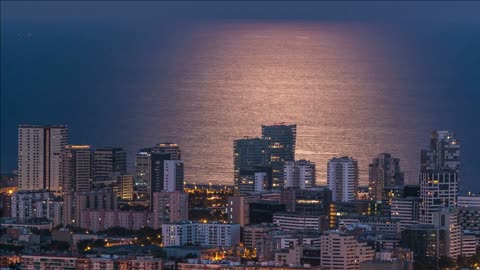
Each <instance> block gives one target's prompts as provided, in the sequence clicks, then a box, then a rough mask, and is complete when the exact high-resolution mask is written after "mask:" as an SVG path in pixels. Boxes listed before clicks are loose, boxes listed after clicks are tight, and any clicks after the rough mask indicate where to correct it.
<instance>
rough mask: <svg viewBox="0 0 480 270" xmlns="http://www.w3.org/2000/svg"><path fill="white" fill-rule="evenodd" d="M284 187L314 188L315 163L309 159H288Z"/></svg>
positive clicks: (285, 167)
mask: <svg viewBox="0 0 480 270" xmlns="http://www.w3.org/2000/svg"><path fill="white" fill-rule="evenodd" d="M283 178H284V188H289V187H292V188H300V189H305V188H312V187H314V186H315V163H313V162H310V161H308V160H304V159H302V160H298V161H286V162H285V166H284V174H283Z"/></svg>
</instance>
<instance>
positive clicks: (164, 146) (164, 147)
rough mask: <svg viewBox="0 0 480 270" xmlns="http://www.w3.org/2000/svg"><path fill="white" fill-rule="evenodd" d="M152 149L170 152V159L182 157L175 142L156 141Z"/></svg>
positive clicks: (165, 152)
mask: <svg viewBox="0 0 480 270" xmlns="http://www.w3.org/2000/svg"><path fill="white" fill-rule="evenodd" d="M153 151H154V152H157V153H163V154H170V159H171V160H180V159H182V151H180V147H179V146H178V144H176V143H172V142H164V143H158V144H156V145H155V146H154V147H153Z"/></svg>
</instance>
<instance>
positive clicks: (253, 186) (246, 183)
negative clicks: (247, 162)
mask: <svg viewBox="0 0 480 270" xmlns="http://www.w3.org/2000/svg"><path fill="white" fill-rule="evenodd" d="M239 177H240V182H239V183H237V186H236V187H235V188H236V190H235V191H236V193H237V192H238V193H237V194H240V195H246V194H248V193H251V192H262V191H266V190H271V189H272V167H269V166H251V167H250V168H249V169H240V175H239Z"/></svg>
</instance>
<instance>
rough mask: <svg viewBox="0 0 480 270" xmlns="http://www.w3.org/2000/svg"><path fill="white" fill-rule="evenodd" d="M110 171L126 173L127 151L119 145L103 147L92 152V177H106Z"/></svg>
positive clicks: (109, 174)
mask: <svg viewBox="0 0 480 270" xmlns="http://www.w3.org/2000/svg"><path fill="white" fill-rule="evenodd" d="M112 173H120V174H126V173H127V153H126V152H125V150H123V148H120V147H105V148H98V149H95V151H94V152H93V179H94V181H95V179H96V178H108V177H110V176H111V174H112Z"/></svg>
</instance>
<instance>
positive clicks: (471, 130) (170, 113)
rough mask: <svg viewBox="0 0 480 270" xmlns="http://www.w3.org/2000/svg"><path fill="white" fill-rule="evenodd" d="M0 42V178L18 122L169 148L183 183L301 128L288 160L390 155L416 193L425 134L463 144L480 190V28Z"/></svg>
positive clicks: (468, 186) (7, 27)
mask: <svg viewBox="0 0 480 270" xmlns="http://www.w3.org/2000/svg"><path fill="white" fill-rule="evenodd" d="M1 27H2V34H1V110H0V112H1V118H0V119H1V137H0V139H1V160H0V161H1V162H0V164H1V171H2V172H9V171H10V170H13V169H15V168H16V164H17V132H18V125H19V124H66V125H68V127H69V142H70V143H72V144H90V145H92V146H93V147H103V146H120V147H124V148H125V149H126V150H127V152H128V166H129V171H130V172H132V173H134V171H135V169H134V157H135V153H136V151H137V150H138V149H140V148H144V147H148V146H152V145H154V144H156V143H160V142H175V143H178V144H179V145H180V147H181V150H182V157H183V160H184V162H185V180H186V182H188V183H213V184H222V185H223V184H225V185H230V184H232V183H233V149H232V146H233V140H235V139H238V138H243V137H245V136H249V137H254V136H261V125H264V124H272V123H279V122H285V123H294V124H296V125H297V142H296V143H297V145H296V149H297V150H296V159H307V160H310V161H313V162H315V163H316V168H317V183H318V184H320V185H322V184H325V183H326V168H327V161H328V159H330V158H332V157H339V156H351V157H353V158H355V159H357V160H358V162H359V167H360V183H361V184H363V185H365V184H367V182H368V164H369V163H370V162H371V160H372V158H374V157H375V156H376V155H378V154H380V153H383V152H387V153H391V154H392V155H393V156H394V157H397V158H399V159H400V166H401V169H402V170H403V171H404V172H405V176H406V181H407V183H410V184H415V183H418V174H419V162H420V150H421V149H422V148H427V147H428V145H429V139H430V135H431V132H432V131H433V130H437V129H441V130H444V129H445V130H451V131H454V132H455V133H456V136H457V138H458V139H459V140H460V142H461V147H462V148H461V162H462V165H461V184H460V186H461V190H462V191H463V192H466V191H473V192H475V191H476V192H478V191H480V144H479V138H480V50H479V48H480V31H479V29H480V28H479V27H478V24H468V23H465V24H460V23H452V24H442V25H436V24H421V25H413V24H409V23H397V24H382V23H375V22H374V23H372V22H363V21H361V22H357V21H354V20H349V21H341V20H325V21H322V20H312V19H309V20H282V19H263V20H262V19H248V20H247V19H239V18H235V19H225V18H221V19H218V18H217V19H205V18H202V19H201V20H200V19H199V20H166V19H164V20H153V19H152V20H139V21H133V22H132V21H131V20H130V21H128V23H127V22H124V21H121V20H117V21H115V22H112V21H109V20H104V21H103V20H99V19H97V20H79V19H72V20H58V19H51V20H49V19H44V20H35V19H32V20H19V19H15V20H10V21H7V22H6V23H2V26H1Z"/></svg>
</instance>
